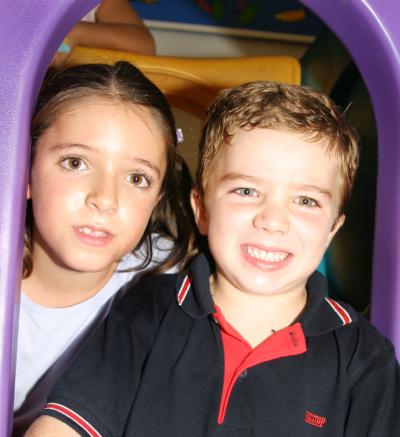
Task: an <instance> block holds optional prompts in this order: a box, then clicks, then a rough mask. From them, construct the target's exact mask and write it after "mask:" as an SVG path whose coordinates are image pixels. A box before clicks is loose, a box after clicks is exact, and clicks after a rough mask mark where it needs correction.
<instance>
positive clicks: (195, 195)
mask: <svg viewBox="0 0 400 437" xmlns="http://www.w3.org/2000/svg"><path fill="white" fill-rule="evenodd" d="M190 204H191V205H192V210H193V214H194V218H195V220H196V225H197V229H198V230H199V232H200V234H201V235H207V233H208V214H207V211H206V208H205V207H204V202H203V199H202V197H201V196H200V194H199V192H198V191H197V190H196V189H193V190H192V191H191V192H190Z"/></svg>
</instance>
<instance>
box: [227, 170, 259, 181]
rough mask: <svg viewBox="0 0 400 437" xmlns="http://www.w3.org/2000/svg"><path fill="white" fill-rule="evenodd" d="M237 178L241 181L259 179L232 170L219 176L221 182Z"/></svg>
mask: <svg viewBox="0 0 400 437" xmlns="http://www.w3.org/2000/svg"><path fill="white" fill-rule="evenodd" d="M238 179H240V180H243V181H249V182H257V181H259V180H260V179H259V178H257V177H255V176H251V175H246V174H243V173H235V172H233V173H227V174H225V175H223V176H222V178H221V182H224V181H235V180H238Z"/></svg>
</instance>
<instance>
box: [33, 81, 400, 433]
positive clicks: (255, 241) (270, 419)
mask: <svg viewBox="0 0 400 437" xmlns="http://www.w3.org/2000/svg"><path fill="white" fill-rule="evenodd" d="M357 164H358V146H357V140H356V136H355V134H354V132H353V131H352V129H351V128H350V127H349V126H348V125H347V124H346V122H345V121H344V120H343V118H342V117H341V115H340V114H339V113H338V111H337V110H336V108H335V107H334V105H333V104H332V102H331V101H330V100H329V99H328V98H327V97H325V96H323V95H321V94H319V93H316V92H314V91H312V90H310V89H307V88H302V87H296V86H288V85H282V84H275V83H270V82H255V83H250V84H247V85H243V86H240V87H238V88H234V89H231V90H227V91H224V92H223V93H221V94H220V95H219V96H218V97H217V99H216V101H215V102H214V104H213V105H212V106H211V108H210V109H209V112H208V117H207V120H206V124H205V127H204V129H203V135H202V138H201V141H200V162H199V169H198V174H197V188H196V190H194V191H193V193H192V206H193V210H194V212H195V217H196V221H197V225H198V228H199V231H200V233H201V234H203V235H207V238H208V244H209V249H210V253H211V255H212V264H213V267H212V268H211V269H210V267H209V263H208V262H207V260H206V258H205V257H204V256H203V255H199V256H197V257H196V258H195V259H194V260H193V261H192V262H191V265H190V267H189V269H188V272H184V273H181V274H179V275H164V276H159V277H157V278H151V279H148V280H147V281H146V280H145V281H143V282H142V283H141V284H140V286H139V287H135V290H134V291H132V292H131V293H129V295H128V296H126V298H125V299H124V301H121V304H120V305H119V306H117V307H116V308H115V309H114V311H113V313H112V314H111V315H110V317H109V319H108V320H107V321H106V322H105V323H104V325H103V326H102V327H101V328H100V329H99V330H98V331H97V332H96V334H95V336H94V338H93V340H92V341H91V344H90V345H89V346H88V347H87V348H86V350H85V351H84V352H83V354H82V355H80V356H79V357H78V359H77V360H76V361H75V362H74V364H73V366H72V367H71V368H70V370H69V371H67V373H66V374H65V375H64V376H63V377H62V378H61V380H60V381H59V383H58V384H57V385H56V387H55V389H54V390H53V393H52V394H51V396H50V399H49V404H48V406H47V409H46V410H45V412H44V414H45V416H43V417H41V418H40V419H39V421H38V422H37V424H36V425H35V426H34V427H33V428H32V430H31V432H30V433H29V434H28V435H29V436H45V435H57V436H62V435H76V434H74V431H72V430H75V431H76V432H77V433H78V435H90V436H97V435H104V436H141V437H142V436H157V437H159V436H166V437H167V436H168V437H171V436H174V437H175V436H185V437H186V436H191V437H192V436H193V437H195V436H196V437H197V436H198V437H204V436H227V437H228V436H229V437H232V436H240V437H247V436H266V435H269V436H273V437H293V436H296V437H302V436H317V435H319V436H337V437H339V436H346V437H363V436H369V437H372V436H376V437H383V436H385V437H386V436H387V437H389V436H393V437H394V436H398V435H400V388H399V387H400V385H399V380H400V371H399V366H398V363H397V362H396V359H395V356H394V352H393V348H392V346H391V345H390V343H389V342H388V341H387V340H386V339H384V338H383V337H381V336H380V335H379V333H377V331H376V330H375V329H374V328H373V327H372V326H371V325H370V324H369V323H368V322H367V321H366V320H365V319H364V318H363V317H362V316H360V315H358V314H357V313H356V312H355V311H354V310H353V309H351V308H350V307H349V306H347V305H343V304H339V303H337V302H335V301H333V300H331V299H329V298H326V297H325V295H326V283H325V281H324V280H323V278H322V277H321V276H320V275H319V274H317V273H313V271H314V270H315V269H316V267H317V265H318V263H319V262H320V260H321V258H322V255H323V253H324V251H325V249H326V248H327V246H328V245H329V243H330V241H331V240H332V238H333V237H334V235H335V233H336V232H337V231H338V229H339V228H340V227H341V226H342V224H343V222H344V214H343V211H344V208H345V205H346V202H347V200H348V198H349V195H350V191H351V187H352V184H353V181H354V177H355V173H356V169H357ZM214 264H215V265H214ZM49 416H52V417H49ZM63 432H64V434H63Z"/></svg>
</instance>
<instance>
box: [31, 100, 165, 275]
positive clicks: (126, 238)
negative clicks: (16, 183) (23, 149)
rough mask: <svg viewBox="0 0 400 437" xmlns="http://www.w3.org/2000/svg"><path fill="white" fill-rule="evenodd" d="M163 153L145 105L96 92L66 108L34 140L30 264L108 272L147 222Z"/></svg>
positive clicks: (156, 192) (162, 171)
mask: <svg viewBox="0 0 400 437" xmlns="http://www.w3.org/2000/svg"><path fill="white" fill-rule="evenodd" d="M166 159H167V158H166V145H165V141H164V139H163V137H162V134H161V133H160V128H159V127H158V126H157V124H156V122H155V120H154V117H153V116H152V115H151V113H150V111H149V110H148V109H146V108H143V107H139V106H137V107H134V108H133V107H132V106H129V105H125V104H121V103H114V102H110V101H108V100H106V99H102V98H100V97H99V98H95V97H91V98H89V99H88V100H85V101H80V102H78V103H74V104H71V105H70V106H69V107H67V108H66V109H65V110H64V111H63V112H62V114H60V115H59V116H58V118H57V119H56V120H55V122H54V123H53V124H52V125H51V126H50V127H49V128H48V129H47V130H46V131H45V132H44V133H43V135H42V136H41V137H40V138H39V140H38V141H37V144H36V153H35V158H34V161H33V164H32V169H31V175H30V181H29V188H28V197H30V198H32V207H33V215H34V223H35V224H34V234H33V265H34V266H35V262H38V261H40V260H45V262H46V263H47V264H48V265H49V266H50V268H51V266H52V265H53V266H55V265H57V266H58V267H62V268H65V269H67V270H73V271H77V272H92V273H100V272H102V273H105V274H107V273H109V272H111V271H113V270H114V268H115V263H116V262H117V261H118V260H119V259H120V258H121V257H122V256H123V255H125V254H127V253H128V252H129V251H131V250H132V249H133V248H134V247H135V246H136V245H137V243H138V242H139V240H140V239H141V237H142V235H143V233H144V231H145V229H146V226H147V223H148V221H149V219H150V215H151V213H152V211H153V208H154V207H155V205H156V204H157V201H158V199H159V196H160V188H161V184H162V181H163V177H164V174H165V170H166V166H167V162H166Z"/></svg>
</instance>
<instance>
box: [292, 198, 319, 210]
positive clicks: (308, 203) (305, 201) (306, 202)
mask: <svg viewBox="0 0 400 437" xmlns="http://www.w3.org/2000/svg"><path fill="white" fill-rule="evenodd" d="M295 203H297V204H299V205H300V206H305V207H307V208H313V207H315V206H319V204H318V202H317V201H316V200H314V199H311V197H307V196H299V197H297V198H296V200H295Z"/></svg>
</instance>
